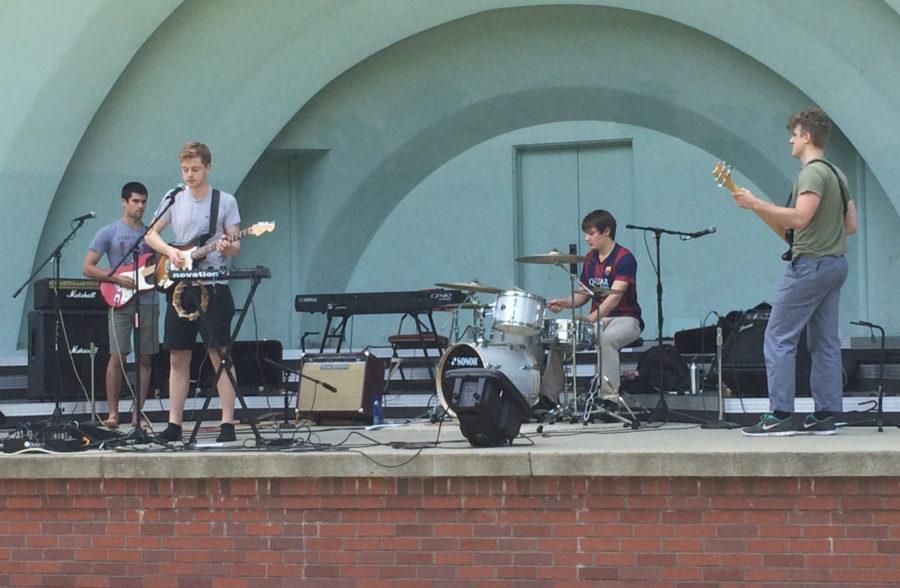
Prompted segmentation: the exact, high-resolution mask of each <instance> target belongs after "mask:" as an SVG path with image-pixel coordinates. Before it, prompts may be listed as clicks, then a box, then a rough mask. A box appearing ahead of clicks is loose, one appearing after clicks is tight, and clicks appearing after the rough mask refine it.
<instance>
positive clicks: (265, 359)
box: [263, 357, 337, 425]
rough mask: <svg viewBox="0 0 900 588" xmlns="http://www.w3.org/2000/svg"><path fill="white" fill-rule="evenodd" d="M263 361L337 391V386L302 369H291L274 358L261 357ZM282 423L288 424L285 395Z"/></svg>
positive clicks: (298, 396) (298, 388) (298, 399)
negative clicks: (308, 374) (309, 374)
mask: <svg viewBox="0 0 900 588" xmlns="http://www.w3.org/2000/svg"><path fill="white" fill-rule="evenodd" d="M263 361H264V362H266V363H268V364H270V365H274V366H275V367H278V368H280V369H281V370H283V371H285V372H287V373H289V374H293V375H295V376H297V377H298V378H303V379H305V380H309V381H310V382H312V383H313V384H316V385H319V386H322V387H323V388H325V389H326V390H328V391H329V392H332V393H335V392H337V388H335V387H334V386H332V385H331V384H329V383H327V382H323V381H322V380H317V379H316V378H313V377H311V376H307V375H306V374H304V373H303V372H302V371H299V370H295V369H291V368H289V367H287V366H286V365H284V364H281V363H278V362H277V361H275V360H272V359H269V358H268V357H264V358H263ZM297 406H298V407H299V406H300V383H299V381H298V382H297ZM284 424H285V425H287V424H288V399H287V395H285V397H284Z"/></svg>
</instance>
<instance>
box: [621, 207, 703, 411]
mask: <svg viewBox="0 0 900 588" xmlns="http://www.w3.org/2000/svg"><path fill="white" fill-rule="evenodd" d="M625 228H626V229H634V230H638V231H644V232H645V233H653V238H654V239H655V240H656V264H655V265H654V267H653V269H654V271H655V272H656V345H657V347H659V349H660V353H659V387H658V388H657V391H658V392H659V401H658V402H657V404H656V408H655V409H654V410H653V414H651V415H650V420H656V419H658V418H659V415H660V414H662V415H665V414H667V413H668V412H669V406H668V404H666V391H665V384H664V381H663V354H662V352H661V351H662V345H663V304H662V298H663V285H662V261H661V254H660V238H661V237H662V235H675V236H676V237H680V238H681V240H682V241H687V240H688V239H696V238H698V237H702V236H703V235H708V234H710V233H715V232H716V228H715V227H709V228H707V229H703V230H702V231H695V232H693V233H686V232H684V231H672V230H670V229H663V228H660V227H642V226H639V225H625ZM660 420H661V419H660Z"/></svg>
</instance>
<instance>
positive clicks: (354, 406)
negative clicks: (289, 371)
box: [297, 353, 384, 423]
mask: <svg viewBox="0 0 900 588" xmlns="http://www.w3.org/2000/svg"><path fill="white" fill-rule="evenodd" d="M300 373H301V374H302V375H303V376H307V377H309V378H313V379H314V380H319V381H320V382H323V383H325V384H328V385H329V386H333V387H334V388H335V389H336V391H335V392H331V391H329V390H328V389H326V388H325V387H324V386H322V385H321V384H317V383H316V382H313V381H310V380H307V379H306V378H303V377H301V378H300V385H299V399H298V401H297V417H298V418H306V419H310V420H313V421H316V422H317V423H318V422H321V421H323V420H364V421H370V420H371V418H372V401H373V400H375V399H376V398H380V397H381V394H382V392H384V361H383V360H382V359H379V358H377V357H375V356H374V355H372V354H370V353H322V354H308V355H305V356H304V357H303V360H302V365H301V368H300Z"/></svg>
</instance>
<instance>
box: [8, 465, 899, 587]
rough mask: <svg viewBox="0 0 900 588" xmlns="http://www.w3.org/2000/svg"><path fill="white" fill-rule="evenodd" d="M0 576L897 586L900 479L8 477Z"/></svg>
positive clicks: (265, 582) (225, 582)
mask: <svg viewBox="0 0 900 588" xmlns="http://www.w3.org/2000/svg"><path fill="white" fill-rule="evenodd" d="M0 488H2V494H0V507H2V510H0V585H2V586H84V587H88V586H96V587H106V586H110V587H128V586H185V587H188V586H189V587H191V588H203V587H221V588H225V587H228V588H243V587H249V588H268V587H276V586H277V587H281V586H297V585H307V584H308V585H315V586H322V587H324V586H331V585H354V584H356V583H358V584H361V585H366V586H377V585H401V586H402V585H408V586H422V585H423V584H424V583H426V582H427V583H428V584H435V583H438V584H439V583H440V582H441V581H446V585H448V586H459V585H461V583H463V582H467V581H468V582H479V581H483V580H495V581H496V583H497V585H505V584H516V583H517V582H520V581H522V580H525V581H526V582H525V583H526V584H528V585H553V584H558V585H565V586H569V585H572V583H574V582H576V581H579V580H580V581H582V582H583V583H584V584H585V585H597V584H600V583H602V582H603V581H614V582H616V583H620V584H621V583H623V582H624V583H631V584H635V585H638V584H645V583H647V582H650V581H654V582H662V583H664V584H671V585H675V584H679V583H691V584H696V583H703V582H705V583H710V584H713V583H741V582H745V583H747V585H762V584H765V583H773V584H778V583H786V582H790V583H792V584H796V583H797V582H801V583H803V582H806V583H816V582H834V583H843V584H853V585H855V586H859V585H865V584H867V583H868V584H872V585H900V479H897V478H890V479H878V478H853V479H834V478H829V479H808V478H787V479H763V480H754V479H734V478H730V479H711V478H562V479H551V478H429V479H405V478H343V479H307V480H298V479H259V480H256V479H237V480H229V479H223V480H105V481H101V480H39V481H32V480H4V481H0Z"/></svg>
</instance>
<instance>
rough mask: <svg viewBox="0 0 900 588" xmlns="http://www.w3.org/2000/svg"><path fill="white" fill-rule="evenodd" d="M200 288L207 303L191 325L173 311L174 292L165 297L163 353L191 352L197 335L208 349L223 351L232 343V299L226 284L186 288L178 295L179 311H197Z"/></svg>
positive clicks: (171, 290) (190, 321) (190, 322)
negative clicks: (203, 290) (179, 350)
mask: <svg viewBox="0 0 900 588" xmlns="http://www.w3.org/2000/svg"><path fill="white" fill-rule="evenodd" d="M201 288H205V289H206V293H207V295H208V297H209V303H208V305H207V307H206V312H201V313H200V317H199V318H198V319H197V320H193V321H192V320H188V319H185V318H181V317H180V316H178V313H177V312H176V311H175V309H174V308H173V307H172V293H173V291H174V288H170V289H169V291H168V293H167V294H166V333H165V337H164V341H163V345H164V347H165V348H166V349H168V350H173V349H192V348H193V347H194V342H196V341H197V334H198V333H199V334H200V336H201V337H202V338H203V342H204V343H207V344H209V345H210V346H211V347H225V346H226V345H228V343H230V342H231V319H232V318H234V298H232V297H231V290H230V289H229V288H228V286H227V285H226V284H210V285H206V286H199V285H197V286H188V287H187V288H185V289H184V291H183V292H182V295H181V306H182V308H183V309H184V310H185V311H188V312H190V311H193V310H196V309H198V308H199V306H200V304H199V301H200V298H201V295H200V290H201Z"/></svg>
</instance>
